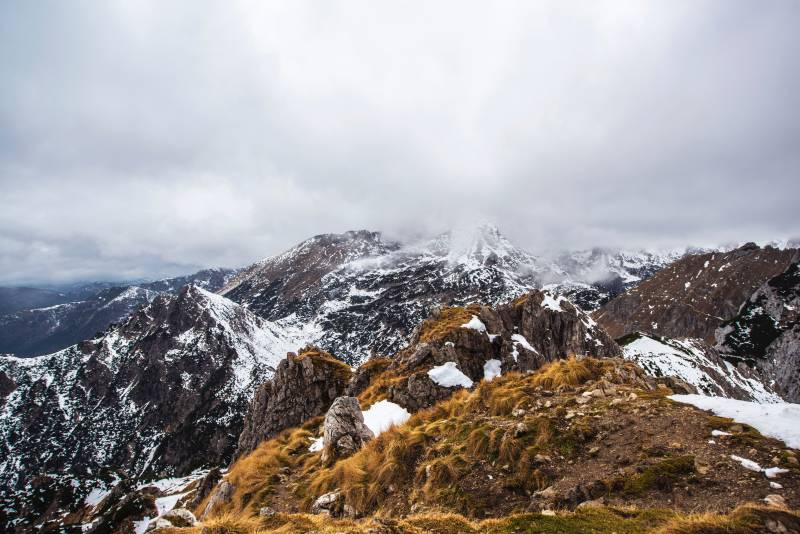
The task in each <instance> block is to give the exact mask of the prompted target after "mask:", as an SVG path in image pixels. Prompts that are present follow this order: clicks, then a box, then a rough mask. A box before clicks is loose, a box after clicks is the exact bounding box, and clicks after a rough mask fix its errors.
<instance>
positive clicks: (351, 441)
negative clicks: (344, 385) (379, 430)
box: [321, 397, 374, 465]
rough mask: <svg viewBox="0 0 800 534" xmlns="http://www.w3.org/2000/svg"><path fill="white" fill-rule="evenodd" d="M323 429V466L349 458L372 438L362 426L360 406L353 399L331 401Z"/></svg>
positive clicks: (345, 398)
mask: <svg viewBox="0 0 800 534" xmlns="http://www.w3.org/2000/svg"><path fill="white" fill-rule="evenodd" d="M323 427H324V434H323V441H322V443H323V447H322V459H321V460H322V463H323V465H331V464H333V463H334V462H336V460H338V459H339V458H346V457H348V456H351V455H352V454H354V453H356V452H357V451H358V450H359V449H361V447H363V446H364V443H366V442H367V441H369V440H371V439H372V438H373V437H374V434H373V433H372V431H371V430H370V429H369V428H367V425H365V424H364V416H363V414H362V413H361V406H360V405H359V404H358V399H357V398H355V397H339V398H337V399H336V400H335V401H333V404H332V405H331V407H330V409H328V413H327V414H325V422H324V424H323Z"/></svg>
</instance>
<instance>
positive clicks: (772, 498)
mask: <svg viewBox="0 0 800 534" xmlns="http://www.w3.org/2000/svg"><path fill="white" fill-rule="evenodd" d="M764 502H765V503H767V505H769V506H774V507H775V508H786V499H784V498H783V496H781V495H778V494H777V493H773V494H770V495H767V496H766V497H764Z"/></svg>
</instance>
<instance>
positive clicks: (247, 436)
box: [236, 347, 352, 456]
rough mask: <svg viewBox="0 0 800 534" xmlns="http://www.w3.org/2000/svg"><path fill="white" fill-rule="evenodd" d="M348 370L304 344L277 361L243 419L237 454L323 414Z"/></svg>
mask: <svg viewBox="0 0 800 534" xmlns="http://www.w3.org/2000/svg"><path fill="white" fill-rule="evenodd" d="M351 377H352V371H351V370H350V368H349V367H348V366H347V365H345V364H343V363H342V362H341V361H339V360H337V359H336V358H334V357H333V356H331V355H330V354H328V353H327V352H324V351H322V350H320V349H316V348H313V347H308V348H306V349H304V350H302V351H300V353H299V354H293V353H291V354H289V355H288V356H287V357H286V359H284V360H283V361H281V363H280V364H279V365H278V368H277V370H276V371H275V376H274V377H273V378H272V379H271V380H269V381H267V382H265V383H264V384H262V385H261V386H260V387H259V389H258V391H257V392H256V394H255V396H254V398H253V402H252V403H251V404H250V408H249V410H248V411H247V415H246V416H245V419H244V430H243V431H242V433H241V435H240V436H239V445H238V449H237V452H236V454H237V456H241V455H243V454H247V453H248V452H250V451H252V450H253V449H255V448H256V447H257V446H258V444H259V443H261V442H262V441H264V440H266V439H269V438H271V437H274V436H275V435H277V434H278V433H279V432H280V431H281V430H284V429H286V428H289V427H292V426H297V425H299V424H301V423H302V422H303V421H305V420H306V419H309V418H311V417H315V416H318V415H322V414H324V413H325V412H326V411H327V410H328V408H329V407H330V406H331V404H332V403H333V401H334V399H336V398H337V397H339V396H341V395H343V394H344V391H345V388H346V387H347V385H348V383H349V381H350V378H351Z"/></svg>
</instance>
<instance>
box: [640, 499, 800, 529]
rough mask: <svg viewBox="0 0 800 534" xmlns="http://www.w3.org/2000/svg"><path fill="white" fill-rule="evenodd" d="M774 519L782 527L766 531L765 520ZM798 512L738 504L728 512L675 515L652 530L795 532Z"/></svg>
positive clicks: (799, 525)
mask: <svg viewBox="0 0 800 534" xmlns="http://www.w3.org/2000/svg"><path fill="white" fill-rule="evenodd" d="M770 519H771V520H772V521H774V520H775V519H778V520H779V521H780V522H781V523H782V524H783V525H784V529H786V530H782V531H781V530H768V529H766V528H765V526H766V523H767V521H768V520H770ZM798 529H800V514H798V512H797V511H796V510H795V511H791V510H776V509H775V508H767V507H765V506H761V505H758V506H755V505H745V506H739V507H738V508H736V509H735V510H733V511H732V512H731V513H729V514H713V513H704V514H691V515H688V516H681V517H676V518H674V519H672V520H670V521H669V522H667V523H666V524H665V525H663V526H661V527H660V528H658V529H657V530H655V532H657V534H738V533H741V534H747V533H750V532H798V531H800V530H798Z"/></svg>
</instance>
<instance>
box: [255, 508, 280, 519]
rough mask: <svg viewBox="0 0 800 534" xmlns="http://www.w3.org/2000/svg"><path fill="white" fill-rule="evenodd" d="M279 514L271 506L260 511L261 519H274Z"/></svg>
mask: <svg viewBox="0 0 800 534" xmlns="http://www.w3.org/2000/svg"><path fill="white" fill-rule="evenodd" d="M277 513H278V512H276V511H275V509H274V508H272V507H271V506H262V507H261V509H260V510H259V511H258V515H259V516H260V517H272V516H273V515H275V514H277Z"/></svg>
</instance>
